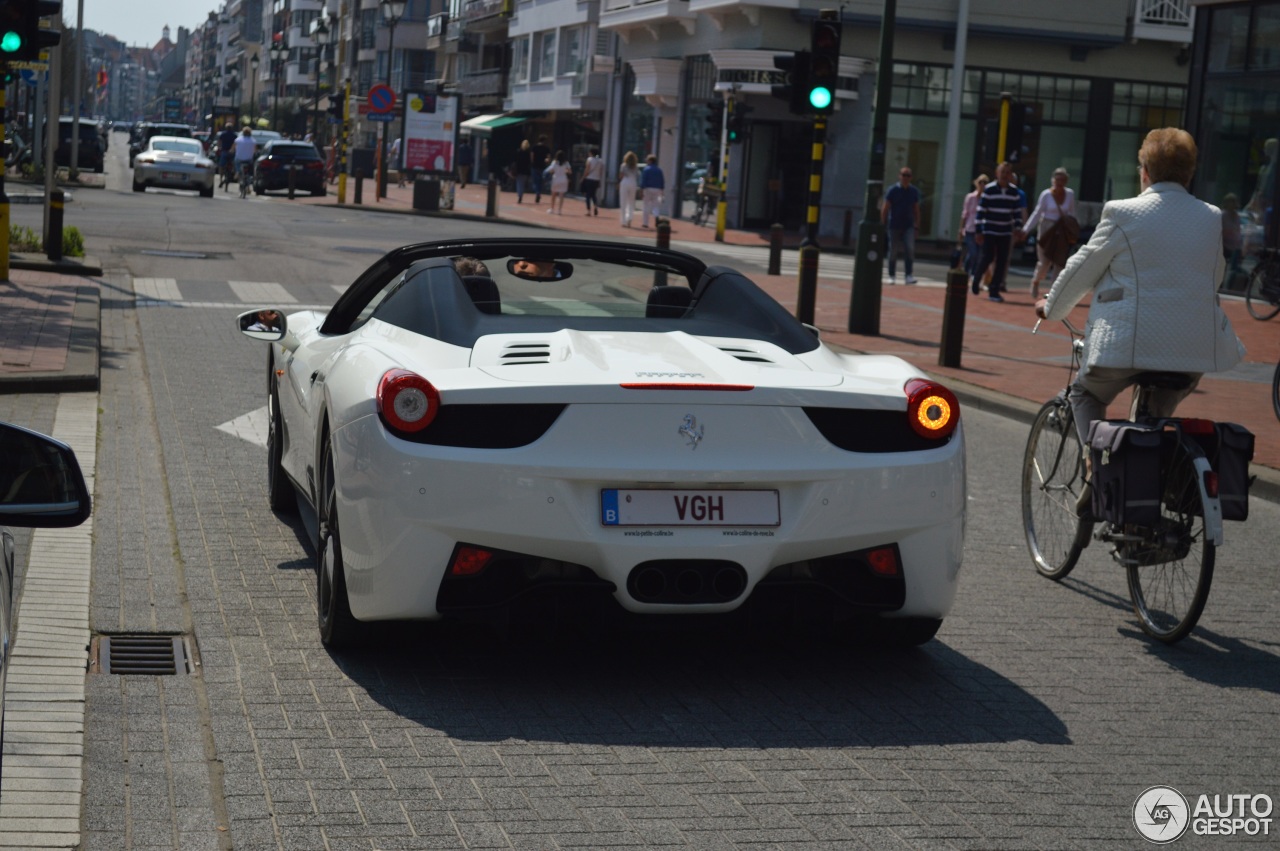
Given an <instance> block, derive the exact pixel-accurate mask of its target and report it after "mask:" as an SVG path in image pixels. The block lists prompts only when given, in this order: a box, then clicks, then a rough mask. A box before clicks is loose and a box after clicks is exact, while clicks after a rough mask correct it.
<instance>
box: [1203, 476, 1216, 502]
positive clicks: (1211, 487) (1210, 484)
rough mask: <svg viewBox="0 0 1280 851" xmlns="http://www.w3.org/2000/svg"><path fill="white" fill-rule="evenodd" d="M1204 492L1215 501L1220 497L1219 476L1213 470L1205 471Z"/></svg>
mask: <svg viewBox="0 0 1280 851" xmlns="http://www.w3.org/2000/svg"><path fill="white" fill-rule="evenodd" d="M1204 492H1205V493H1206V494H1208V495H1209V496H1210V497H1212V498H1214V499H1216V498H1217V496H1218V474H1217V473H1215V472H1213V470H1206V471H1205V474H1204Z"/></svg>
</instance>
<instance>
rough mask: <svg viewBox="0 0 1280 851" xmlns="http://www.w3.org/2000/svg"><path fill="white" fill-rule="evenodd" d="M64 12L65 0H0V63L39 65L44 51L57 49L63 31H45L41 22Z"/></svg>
mask: <svg viewBox="0 0 1280 851" xmlns="http://www.w3.org/2000/svg"><path fill="white" fill-rule="evenodd" d="M61 10H62V3H61V0H0V60H7V61H14V62H36V61H38V60H39V59H40V51H42V50H46V49H48V48H50V47H56V46H57V45H58V43H59V42H61V41H62V33H61V31H59V30H54V29H41V28H40V19H41V18H48V17H52V16H54V15H57V14H58V13H59V12H60V11H61Z"/></svg>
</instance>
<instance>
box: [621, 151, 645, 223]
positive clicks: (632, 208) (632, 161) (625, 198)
mask: <svg viewBox="0 0 1280 851" xmlns="http://www.w3.org/2000/svg"><path fill="white" fill-rule="evenodd" d="M639 188H640V158H639V157H637V156H636V155H635V153H634V152H633V151H627V152H626V153H625V154H623V156H622V165H621V166H619V167H618V206H619V207H620V208H621V209H620V210H619V213H620V215H621V217H622V226H623V227H624V228H629V227H631V217H632V216H634V215H635V212H636V192H637V191H638V190H639Z"/></svg>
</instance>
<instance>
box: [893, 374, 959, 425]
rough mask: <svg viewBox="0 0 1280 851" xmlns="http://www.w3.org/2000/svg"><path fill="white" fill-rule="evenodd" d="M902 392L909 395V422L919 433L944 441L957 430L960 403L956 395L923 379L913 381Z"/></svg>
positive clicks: (939, 385) (935, 383)
mask: <svg viewBox="0 0 1280 851" xmlns="http://www.w3.org/2000/svg"><path fill="white" fill-rule="evenodd" d="M903 390H904V391H906V394H907V420H908V421H909V422H910V423H911V427H912V428H913V429H915V431H916V434H918V435H920V436H921V437H928V438H930V439H933V440H941V439H942V438H944V437H948V436H949V435H950V434H951V432H953V431H955V430H956V424H957V423H958V422H960V403H959V402H958V401H956V397H955V394H954V393H952V392H951V391H950V390H948V389H947V388H945V387H943V386H942V385H941V384H938V383H937V382H934V381H928V380H926V379H923V378H913V379H911V380H910V381H908V382H907V383H906V386H905V387H903Z"/></svg>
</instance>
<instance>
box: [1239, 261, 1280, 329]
mask: <svg viewBox="0 0 1280 851" xmlns="http://www.w3.org/2000/svg"><path fill="white" fill-rule="evenodd" d="M1264 284H1265V285H1267V286H1268V288H1269V289H1270V290H1271V292H1272V293H1273V294H1274V295H1271V296H1268V295H1267V293H1265V292H1263V285H1264ZM1244 304H1245V307H1247V308H1249V314H1250V315H1251V316H1252V317H1253V318H1254V319H1260V320H1265V319H1270V318H1271V317H1273V316H1275V315H1276V314H1277V313H1280V259H1276V258H1266V259H1263V260H1259V261H1258V263H1257V265H1256V266H1254V267H1253V272H1252V273H1250V275H1249V283H1248V284H1247V285H1246V286H1245V289H1244Z"/></svg>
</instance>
